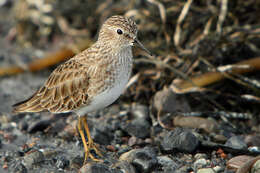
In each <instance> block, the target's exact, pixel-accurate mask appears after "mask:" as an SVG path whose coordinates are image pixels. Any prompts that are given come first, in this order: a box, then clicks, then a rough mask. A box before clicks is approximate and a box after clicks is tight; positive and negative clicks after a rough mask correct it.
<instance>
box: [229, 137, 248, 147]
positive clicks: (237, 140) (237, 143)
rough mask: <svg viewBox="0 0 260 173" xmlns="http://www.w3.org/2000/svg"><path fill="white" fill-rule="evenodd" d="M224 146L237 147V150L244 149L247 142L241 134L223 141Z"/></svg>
mask: <svg viewBox="0 0 260 173" xmlns="http://www.w3.org/2000/svg"><path fill="white" fill-rule="evenodd" d="M225 146H228V147H231V148H234V149H238V150H246V149H247V144H246V143H245V141H244V140H243V138H242V137H241V136H232V137H231V138H229V139H228V141H227V142H226V143H225Z"/></svg>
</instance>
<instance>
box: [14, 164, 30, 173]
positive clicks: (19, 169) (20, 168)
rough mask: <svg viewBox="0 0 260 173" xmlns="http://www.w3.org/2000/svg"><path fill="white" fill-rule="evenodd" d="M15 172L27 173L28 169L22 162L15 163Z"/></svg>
mask: <svg viewBox="0 0 260 173" xmlns="http://www.w3.org/2000/svg"><path fill="white" fill-rule="evenodd" d="M14 172H15V173H27V172H28V171H27V169H26V167H25V166H24V165H23V164H22V163H19V164H16V165H15V168H14Z"/></svg>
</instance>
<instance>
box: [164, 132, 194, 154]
mask: <svg viewBox="0 0 260 173" xmlns="http://www.w3.org/2000/svg"><path fill="white" fill-rule="evenodd" d="M198 145H199V140H198V139H197V137H196V136H195V135H194V134H193V133H192V132H191V131H190V130H187V129H182V128H176V129H174V130H173V131H169V132H167V134H166V135H165V136H164V138H163V140H162V141H161V146H162V149H163V150H164V151H166V152H170V151H173V150H178V151H183V152H188V153H191V152H193V151H195V150H196V148H197V147H198Z"/></svg>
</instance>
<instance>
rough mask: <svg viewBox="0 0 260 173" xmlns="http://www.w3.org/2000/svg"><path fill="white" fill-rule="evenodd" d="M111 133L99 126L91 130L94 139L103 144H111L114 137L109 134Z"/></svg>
mask: <svg viewBox="0 0 260 173" xmlns="http://www.w3.org/2000/svg"><path fill="white" fill-rule="evenodd" d="M109 134H110V133H107V132H104V131H101V130H100V129H98V128H95V127H94V128H93V129H92V131H91V136H92V138H93V139H94V141H95V142H97V143H99V144H101V145H109V144H110V142H111V141H112V138H111V137H110V135H109Z"/></svg>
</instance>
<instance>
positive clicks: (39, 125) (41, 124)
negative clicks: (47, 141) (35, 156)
mask: <svg viewBox="0 0 260 173" xmlns="http://www.w3.org/2000/svg"><path fill="white" fill-rule="evenodd" d="M51 122H52V119H50V118H49V119H47V120H39V121H37V122H34V123H32V124H30V125H29V127H28V129H27V132H28V133H35V132H37V131H44V130H45V129H46V128H47V127H49V126H50V125H51Z"/></svg>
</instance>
